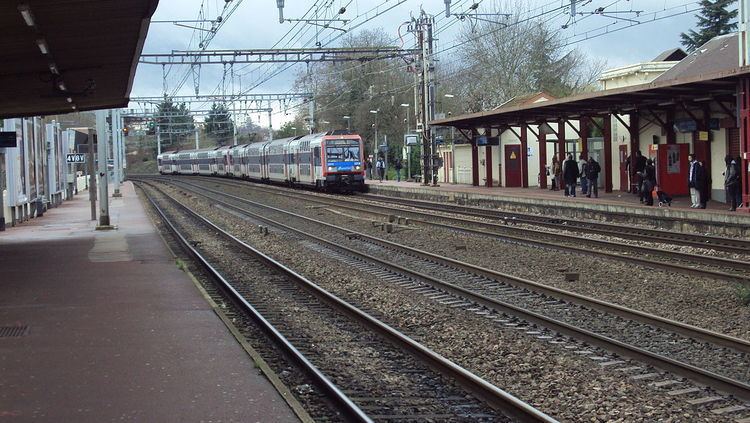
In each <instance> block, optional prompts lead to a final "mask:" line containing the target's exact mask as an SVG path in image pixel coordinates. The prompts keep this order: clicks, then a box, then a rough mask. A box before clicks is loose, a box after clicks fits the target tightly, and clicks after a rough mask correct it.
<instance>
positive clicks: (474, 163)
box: [471, 131, 479, 187]
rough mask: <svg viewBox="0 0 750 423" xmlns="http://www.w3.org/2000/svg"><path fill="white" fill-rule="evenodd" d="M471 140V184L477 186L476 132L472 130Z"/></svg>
mask: <svg viewBox="0 0 750 423" xmlns="http://www.w3.org/2000/svg"><path fill="white" fill-rule="evenodd" d="M472 135H474V136H473V137H472V140H471V184H472V185H473V186H475V187H478V186H479V149H478V148H477V137H476V133H475V132H474V131H472Z"/></svg>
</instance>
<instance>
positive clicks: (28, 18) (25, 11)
mask: <svg viewBox="0 0 750 423" xmlns="http://www.w3.org/2000/svg"><path fill="white" fill-rule="evenodd" d="M18 11H19V12H21V17H23V20H24V22H26V25H28V26H34V15H32V14H31V9H30V8H29V5H28V4H19V5H18Z"/></svg>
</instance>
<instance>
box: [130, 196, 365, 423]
mask: <svg viewBox="0 0 750 423" xmlns="http://www.w3.org/2000/svg"><path fill="white" fill-rule="evenodd" d="M154 189H158V188H154ZM142 192H143V193H144V195H145V196H146V199H148V201H149V202H150V203H151V205H152V206H153V208H154V210H156V212H157V213H158V214H159V216H160V217H161V219H162V221H163V222H164V223H165V225H166V226H167V228H168V229H169V231H170V232H171V233H172V234H173V235H174V236H175V238H176V239H177V240H178V241H179V244H180V245H181V246H182V248H184V249H185V251H187V252H188V253H189V255H190V256H192V257H193V258H194V259H195V260H196V261H197V263H198V264H200V266H201V267H202V268H203V269H205V270H206V271H207V273H208V274H209V275H210V276H211V277H212V278H213V279H214V280H215V281H216V282H218V286H219V288H221V289H222V291H224V292H225V293H226V294H227V295H228V296H229V297H230V298H231V299H232V300H233V301H234V302H235V304H237V305H238V306H239V307H240V308H241V309H243V311H245V313H247V314H249V315H250V317H251V318H252V319H253V320H254V321H255V322H256V323H257V324H258V325H259V326H260V328H261V329H262V330H263V331H264V332H265V333H266V334H267V335H268V336H269V337H270V338H271V339H272V340H273V341H274V342H275V343H276V344H277V345H278V346H279V347H280V348H281V350H282V351H284V352H285V353H286V354H287V355H288V356H289V357H290V358H291V359H292V360H293V361H294V362H296V363H297V365H298V366H300V367H301V368H302V369H303V370H304V371H305V373H307V375H308V376H309V377H310V378H311V379H312V380H313V381H314V382H315V383H316V385H318V387H319V388H321V389H322V390H323V391H324V392H325V393H326V394H327V398H328V399H330V400H331V401H332V402H333V403H335V404H337V405H338V406H339V408H340V410H339V411H341V412H342V414H344V415H345V416H347V418H349V419H351V420H352V421H357V422H366V423H372V419H370V417H368V416H367V414H365V412H364V411H362V410H361V409H360V408H359V407H358V406H357V405H356V404H354V402H353V401H352V400H351V399H349V397H347V396H346V394H344V393H343V392H342V391H341V390H340V389H339V388H338V387H337V386H336V385H334V383H333V382H331V380H330V379H329V378H328V377H327V376H326V375H325V374H323V372H321V371H320V370H319V369H318V368H317V367H316V366H315V365H314V364H312V363H311V362H310V361H309V360H308V359H307V358H306V357H305V356H304V355H303V354H302V353H301V352H300V351H299V350H298V349H297V348H296V347H295V346H294V345H292V343H291V342H289V340H287V338H286V337H285V336H284V335H283V334H282V333H281V332H279V331H278V330H277V329H276V328H275V327H274V326H273V325H272V324H271V323H270V322H269V321H268V320H266V318H265V317H263V315H262V314H261V313H260V312H258V310H257V309H256V308H255V307H253V305H252V304H250V303H249V302H248V301H247V300H246V299H245V297H244V296H242V295H241V294H240V293H239V292H237V290H235V288H234V287H233V286H232V284H231V283H230V282H229V281H227V280H226V278H224V276H222V275H221V273H220V272H219V271H218V270H217V269H216V268H215V267H213V266H212V265H211V263H209V261H208V260H207V259H206V258H205V257H203V255H202V254H201V253H200V252H199V251H198V250H197V249H196V248H195V247H193V246H192V245H190V243H189V242H188V240H187V239H186V238H185V236H184V235H183V234H182V233H181V232H180V231H179V230H178V229H177V228H176V227H175V226H174V224H173V223H172V222H171V221H170V219H169V218H168V217H167V215H166V213H164V211H163V210H162V208H161V207H159V205H158V204H156V201H155V200H154V199H153V198H152V197H151V195H149V193H148V192H146V190H142ZM162 194H163V192H162ZM164 195H165V196H166V194H164ZM167 197H168V198H170V199H171V200H172V201H174V202H175V204H179V205H181V204H180V203H179V202H177V201H176V200H174V199H173V198H171V197H169V196H167ZM247 251H250V252H254V251H255V250H247ZM258 257H260V258H265V256H262V255H258Z"/></svg>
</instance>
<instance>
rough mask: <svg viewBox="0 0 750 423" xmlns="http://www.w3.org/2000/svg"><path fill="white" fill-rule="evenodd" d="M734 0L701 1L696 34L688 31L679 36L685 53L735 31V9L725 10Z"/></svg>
mask: <svg viewBox="0 0 750 423" xmlns="http://www.w3.org/2000/svg"><path fill="white" fill-rule="evenodd" d="M735 2H736V0H713V1H712V0H701V1H700V5H701V11H700V14H699V15H695V17H696V18H698V32H696V31H694V30H692V29H691V30H690V31H688V32H687V33H685V32H683V33H682V34H680V38H682V45H684V46H685V48H686V49H687V51H693V50H695V49H697V48H698V47H700V46H702V45H703V44H705V43H706V42H708V41H709V40H710V39H712V38H714V37H717V36H719V35H724V34H729V33H731V32H734V31H736V30H737V22H735V18H737V9H733V10H728V9H727V8H728V7H729V6H730V5H732V4H733V3H735Z"/></svg>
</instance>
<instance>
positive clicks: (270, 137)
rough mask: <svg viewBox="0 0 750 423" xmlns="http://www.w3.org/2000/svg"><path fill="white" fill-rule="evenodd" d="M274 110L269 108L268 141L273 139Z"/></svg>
mask: <svg viewBox="0 0 750 423" xmlns="http://www.w3.org/2000/svg"><path fill="white" fill-rule="evenodd" d="M272 112H273V110H272V109H268V141H273V122H272V121H271V114H272ZM347 129H349V128H348V125H347Z"/></svg>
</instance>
